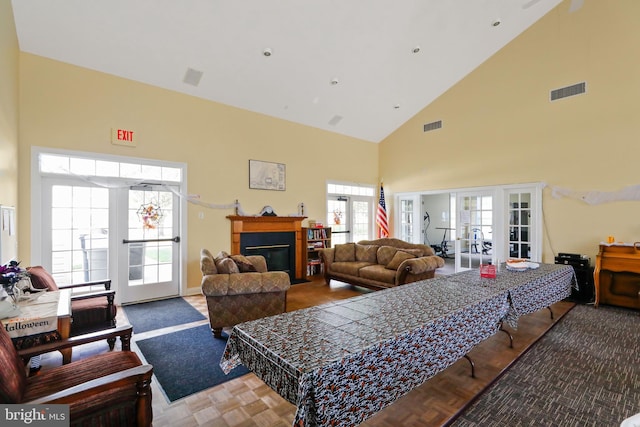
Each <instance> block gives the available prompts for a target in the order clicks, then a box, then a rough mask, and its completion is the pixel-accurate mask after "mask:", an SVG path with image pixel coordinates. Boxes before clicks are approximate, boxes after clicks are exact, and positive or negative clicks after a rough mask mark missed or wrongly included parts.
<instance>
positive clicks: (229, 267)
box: [216, 258, 240, 274]
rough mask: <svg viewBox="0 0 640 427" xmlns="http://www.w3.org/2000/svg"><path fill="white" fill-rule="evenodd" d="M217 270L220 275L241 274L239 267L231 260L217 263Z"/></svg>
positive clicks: (226, 259) (221, 260)
mask: <svg viewBox="0 0 640 427" xmlns="http://www.w3.org/2000/svg"><path fill="white" fill-rule="evenodd" d="M216 268H217V269H218V273H219V274H232V273H240V270H239V269H238V266H237V265H236V263H235V262H233V260H232V259H231V258H222V259H220V260H217V261H216Z"/></svg>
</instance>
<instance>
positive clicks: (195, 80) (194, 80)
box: [182, 68, 202, 86]
mask: <svg viewBox="0 0 640 427" xmlns="http://www.w3.org/2000/svg"><path fill="white" fill-rule="evenodd" d="M201 78H202V71H198V70H194V69H193V68H187V72H186V73H185V74H184V79H182V81H183V82H185V83H186V84H188V85H191V86H198V85H199V84H200V79H201Z"/></svg>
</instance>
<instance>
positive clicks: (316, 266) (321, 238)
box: [302, 227, 331, 276]
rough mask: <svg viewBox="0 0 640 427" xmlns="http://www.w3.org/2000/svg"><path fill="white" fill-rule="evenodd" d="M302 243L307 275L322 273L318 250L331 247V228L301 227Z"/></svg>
mask: <svg viewBox="0 0 640 427" xmlns="http://www.w3.org/2000/svg"><path fill="white" fill-rule="evenodd" d="M302 244H303V247H304V250H305V254H306V256H305V264H306V266H307V276H316V275H318V274H322V262H320V254H319V252H318V251H319V250H320V249H324V248H330V247H331V228H330V227H315V228H306V227H303V228H302Z"/></svg>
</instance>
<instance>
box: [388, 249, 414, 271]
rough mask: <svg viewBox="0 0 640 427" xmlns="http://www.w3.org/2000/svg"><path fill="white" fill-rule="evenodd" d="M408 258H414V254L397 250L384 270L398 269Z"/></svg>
mask: <svg viewBox="0 0 640 427" xmlns="http://www.w3.org/2000/svg"><path fill="white" fill-rule="evenodd" d="M410 258H416V256H415V255H414V254H410V253H409V252H405V251H401V250H399V251H397V252H396V254H395V255H394V256H393V258H391V261H389V263H388V264H387V265H386V268H388V269H389V270H397V269H398V267H400V264H402V263H403V262H404V261H405V260H407V259H410Z"/></svg>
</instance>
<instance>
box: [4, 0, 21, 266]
mask: <svg viewBox="0 0 640 427" xmlns="http://www.w3.org/2000/svg"><path fill="white" fill-rule="evenodd" d="M18 58H19V51H18V39H17V37H16V29H15V25H14V22H13V9H12V8H11V1H10V0H0V63H1V64H2V66H1V67H0V205H8V206H17V205H18ZM2 261H5V260H2Z"/></svg>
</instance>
